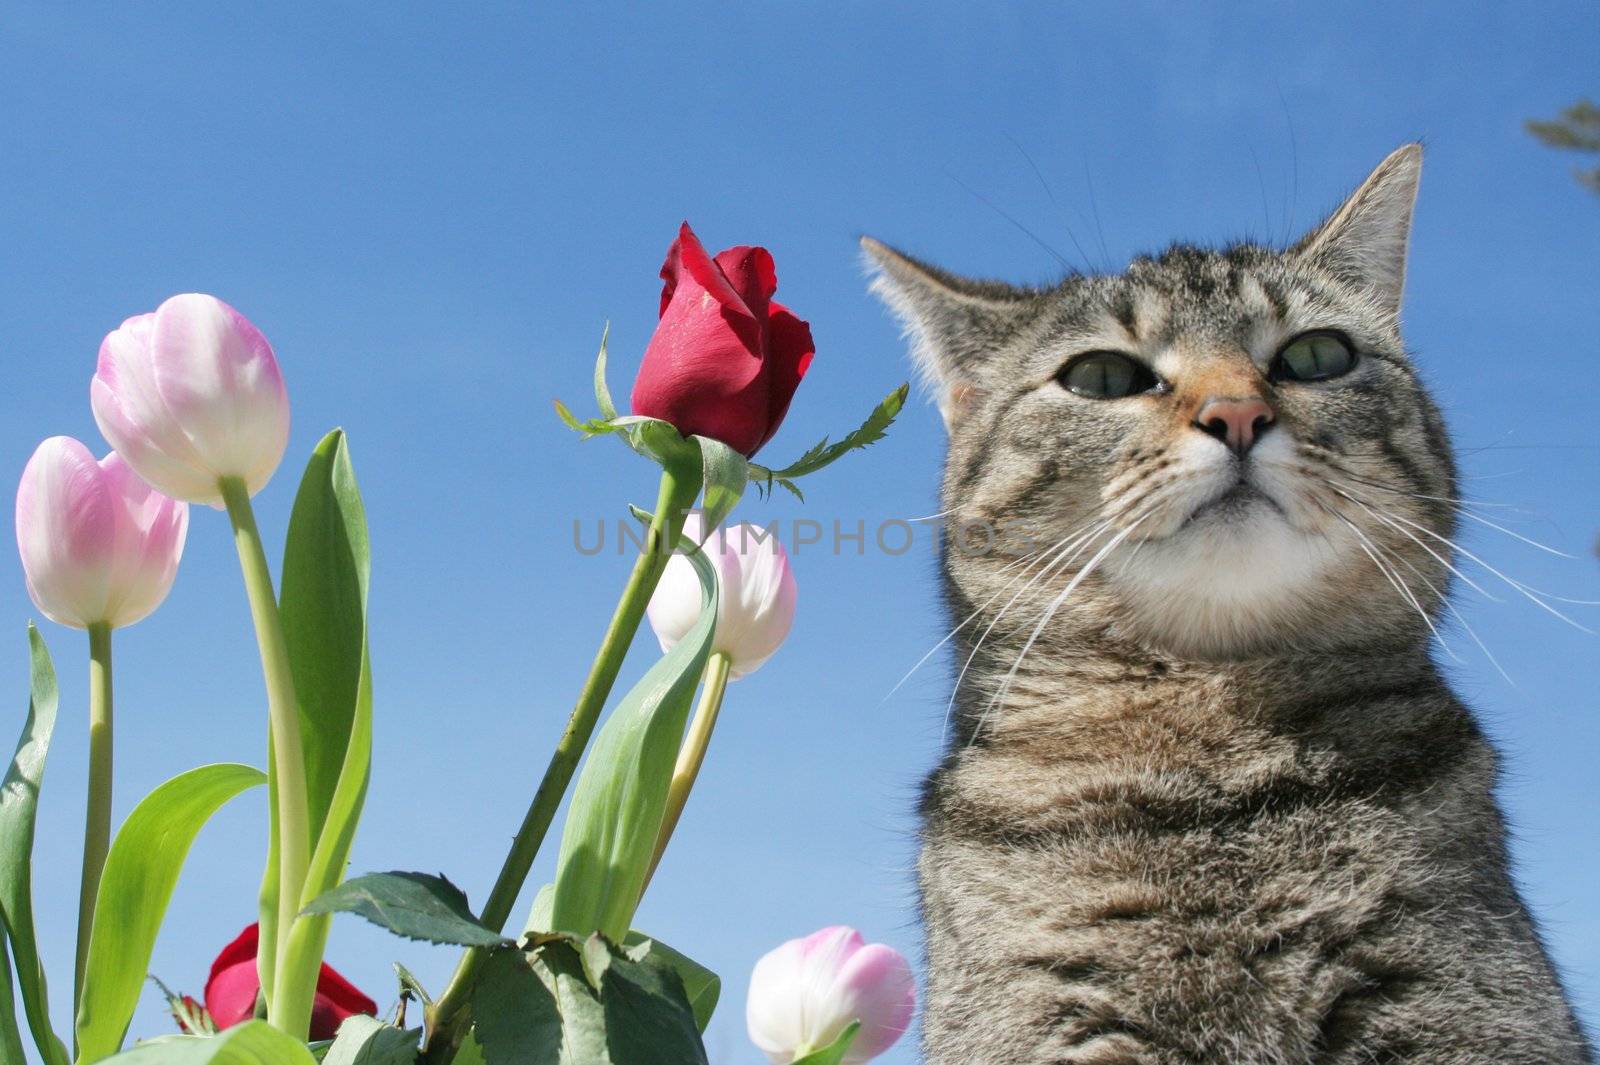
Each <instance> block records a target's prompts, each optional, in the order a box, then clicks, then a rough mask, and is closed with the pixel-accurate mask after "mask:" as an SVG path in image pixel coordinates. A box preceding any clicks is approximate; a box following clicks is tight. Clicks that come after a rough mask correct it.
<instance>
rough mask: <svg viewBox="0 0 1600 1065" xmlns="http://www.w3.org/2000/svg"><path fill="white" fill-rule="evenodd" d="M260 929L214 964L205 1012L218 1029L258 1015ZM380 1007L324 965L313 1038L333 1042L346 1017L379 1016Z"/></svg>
mask: <svg viewBox="0 0 1600 1065" xmlns="http://www.w3.org/2000/svg"><path fill="white" fill-rule="evenodd" d="M259 934H260V928H259V927H258V926H257V925H251V926H250V927H249V928H246V929H245V930H244V931H243V932H240V933H239V938H238V939H235V940H234V941H233V942H232V943H229V944H228V945H227V946H226V947H223V948H222V953H221V954H218V955H217V960H216V961H214V962H212V963H211V978H210V979H209V980H207V981H206V1012H207V1013H209V1014H211V1020H212V1021H213V1023H215V1024H216V1026H217V1028H219V1029H222V1028H231V1027H233V1026H234V1025H236V1024H243V1023H244V1022H245V1021H248V1020H249V1019H250V1018H251V1017H254V1016H255V1012H256V995H257V994H259V993H260V991H261V977H260V976H259V974H258V973H257V972H256V941H257V938H258V936H259ZM377 1012H378V1004H377V1003H376V1002H374V1001H372V1000H371V999H370V998H368V997H367V996H366V995H364V994H362V993H361V991H360V990H359V989H357V987H356V986H355V985H354V984H352V983H351V982H350V981H348V980H346V979H345V978H344V977H342V976H340V975H339V974H338V973H337V972H336V971H335V970H334V969H333V967H332V966H331V965H328V964H327V963H326V962H324V963H323V966H322V972H321V973H320V974H319V975H318V976H317V997H316V999H315V1001H314V1002H313V1003H312V1006H311V1038H312V1039H332V1038H333V1037H334V1034H335V1033H336V1032H338V1031H339V1025H341V1024H343V1023H344V1019H345V1018H346V1017H353V1016H355V1015H356V1014H358V1013H364V1014H367V1015H369V1016H376V1015H377Z"/></svg>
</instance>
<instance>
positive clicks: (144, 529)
mask: <svg viewBox="0 0 1600 1065" xmlns="http://www.w3.org/2000/svg"><path fill="white" fill-rule="evenodd" d="M188 529H189V507H188V505H187V504H185V503H179V502H177V501H176V500H173V499H169V498H167V497H166V496H164V495H162V494H161V493H160V492H157V491H155V490H154V489H153V488H151V487H150V486H149V485H147V484H145V483H144V482H143V481H141V480H140V479H139V478H138V477H136V476H135V475H134V472H133V471H132V470H131V469H129V468H128V464H127V463H126V462H124V461H123V460H122V457H121V456H120V455H118V454H117V453H116V452H115V451H113V452H112V453H111V454H109V455H107V456H106V457H105V458H104V459H101V460H100V461H99V462H96V461H95V458H94V455H92V454H91V453H90V452H89V449H88V448H86V447H84V446H83V445H82V444H81V443H79V442H78V441H76V440H74V439H72V438H71V437H68V436H52V437H51V438H50V439H48V440H46V441H45V442H44V443H42V444H40V445H39V447H38V449H37V450H35V451H34V453H33V457H32V458H30V459H29V460H28V465H27V467H26V468H25V469H23V471H22V481H21V483H19V484H18V486H17V551H18V553H19V554H20V555H21V556H22V573H23V576H24V578H25V579H26V581H27V585H28V594H29V595H30V596H32V597H33V601H34V603H35V604H36V605H37V606H38V608H39V609H40V610H41V611H43V612H44V615H45V616H46V617H48V618H49V619H50V620H52V621H56V622H59V623H61V624H62V625H70V626H72V627H73V628H76V629H86V628H88V627H89V626H91V625H97V624H102V623H103V624H105V625H107V626H108V627H110V628H120V627H122V626H124V625H132V624H133V623H134V622H135V621H138V620H139V619H141V618H143V617H145V616H146V615H147V614H149V613H150V612H151V611H152V610H154V609H155V608H156V607H158V606H160V605H161V601H162V600H163V599H165V598H166V597H167V592H168V591H169V590H170V589H171V588H172V578H173V577H174V576H175V575H176V574H177V572H178V560H179V558H181V557H182V556H183V542H184V537H185V536H186V535H187V533H188Z"/></svg>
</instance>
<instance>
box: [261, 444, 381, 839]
mask: <svg viewBox="0 0 1600 1065" xmlns="http://www.w3.org/2000/svg"><path fill="white" fill-rule="evenodd" d="M369 554H370V552H369V549H368V543H367V519H366V511H365V508H364V507H363V506H362V503H361V493H360V491H359V490H358V489H357V487H356V478H355V470H354V469H353V468H352V467H351V465H350V451H349V448H348V446H347V444H346V442H345V436H344V433H343V431H341V430H338V429H335V430H334V431H333V432H331V433H329V434H328V435H327V436H325V437H323V438H322V442H321V443H319V444H318V445H317V449H316V450H315V451H314V452H313V453H312V455H311V461H310V462H309V463H308V464H307V466H306V471H305V475H304V476H303V477H302V478H301V481H300V490H299V492H298V493H297V494H296V496H295V500H294V510H293V512H292V513H291V514H290V516H289V532H288V536H287V537H286V539H285V543H284V552H283V590H282V592H281V593H280V594H279V596H278V599H279V604H278V610H279V613H280V614H281V615H282V618H283V635H284V642H285V643H287V644H288V648H289V661H290V665H291V667H292V669H293V671H294V690H295V695H296V697H297V698H298V699H299V701H300V728H301V742H302V743H303V744H304V746H305V764H306V803H307V808H308V810H309V813H310V819H311V839H312V840H313V841H316V840H318V839H320V838H321V836H322V833H323V830H324V828H325V827H326V826H327V824H328V821H329V813H330V810H331V808H332V806H333V796H334V792H335V790H336V789H337V788H338V785H339V778H340V777H341V776H343V775H344V773H345V771H346V768H347V765H346V761H347V759H346V753H347V752H348V750H349V747H350V740H351V737H352V735H353V734H354V733H355V732H356V730H357V727H358V725H357V720H356V719H357V718H358V717H359V716H360V713H361V706H360V698H359V695H360V691H361V688H362V687H363V675H364V674H365V673H366V671H367V582H368V576H369V573H370V570H371V565H370V562H369V561H368V559H369ZM336 830H337V829H336Z"/></svg>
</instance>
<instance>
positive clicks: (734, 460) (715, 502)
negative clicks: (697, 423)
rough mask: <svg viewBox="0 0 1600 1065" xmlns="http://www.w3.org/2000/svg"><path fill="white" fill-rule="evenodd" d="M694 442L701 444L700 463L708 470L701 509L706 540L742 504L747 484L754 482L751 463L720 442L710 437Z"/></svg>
mask: <svg viewBox="0 0 1600 1065" xmlns="http://www.w3.org/2000/svg"><path fill="white" fill-rule="evenodd" d="M690 439H691V440H693V441H694V442H695V443H697V444H699V445H700V460H701V463H702V468H703V470H704V475H703V477H704V483H705V491H706V494H705V502H704V504H703V505H702V508H701V510H702V514H703V516H704V527H703V532H704V536H703V537H702V539H704V537H705V536H710V535H711V533H712V531H713V530H715V529H716V527H717V526H719V525H721V524H722V522H723V519H725V518H726V517H727V516H728V515H729V514H730V513H732V511H733V508H734V507H736V506H738V505H739V497H740V496H742V495H744V486H745V482H746V481H748V480H749V479H750V462H749V460H747V459H746V458H745V457H744V456H743V455H741V454H739V452H737V451H735V450H734V449H733V448H731V447H729V446H728V445H727V444H724V443H723V442H722V441H720V440H713V439H711V438H710V437H709V436H695V437H690Z"/></svg>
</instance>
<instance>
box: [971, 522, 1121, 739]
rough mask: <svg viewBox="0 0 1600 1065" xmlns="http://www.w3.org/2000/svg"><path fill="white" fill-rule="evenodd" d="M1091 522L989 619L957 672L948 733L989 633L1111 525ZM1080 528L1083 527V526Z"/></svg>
mask: <svg viewBox="0 0 1600 1065" xmlns="http://www.w3.org/2000/svg"><path fill="white" fill-rule="evenodd" d="M1091 524H1093V525H1094V526H1095V527H1094V529H1092V530H1091V531H1090V532H1088V533H1086V534H1084V535H1083V536H1081V537H1078V538H1077V539H1076V540H1074V541H1073V542H1072V543H1070V544H1068V545H1067V546H1065V547H1063V548H1061V549H1060V551H1059V552H1058V553H1057V554H1056V557H1055V558H1054V559H1053V560H1052V561H1051V562H1050V564H1049V565H1047V566H1045V568H1044V569H1042V570H1040V571H1039V573H1038V574H1037V575H1035V576H1034V577H1033V579H1031V580H1030V581H1029V582H1028V583H1027V584H1026V585H1025V586H1023V587H1022V588H1020V589H1018V591H1017V594H1016V595H1013V596H1012V597H1011V598H1010V600H1008V601H1007V602H1006V605H1005V606H1003V607H1001V608H1000V610H999V612H997V613H996V614H995V616H994V617H993V618H991V619H990V620H989V624H988V626H987V627H985V628H984V630H983V633H982V634H981V635H980V636H979V637H978V639H977V641H976V642H975V643H974V644H973V645H972V650H971V651H970V652H969V653H968V654H967V658H966V661H964V662H963V663H962V664H961V672H960V673H959V674H957V676H956V682H955V684H954V686H952V688H951V690H950V701H949V702H948V703H946V704H945V709H944V731H945V733H946V734H948V733H949V730H950V718H951V716H952V715H953V714H954V713H955V705H956V698H957V696H958V695H960V693H961V685H962V684H963V683H964V682H965V681H966V679H967V673H968V671H969V670H971V668H972V663H973V661H974V660H975V659H976V658H977V657H978V652H979V651H980V650H982V648H983V644H984V641H986V640H987V639H988V638H989V634H990V633H992V632H993V631H994V628H995V626H996V625H998V624H999V623H1000V619H1001V618H1003V617H1005V615H1006V612H1007V611H1008V610H1010V609H1011V607H1012V606H1013V605H1015V604H1016V602H1017V600H1018V599H1021V598H1022V596H1023V595H1024V594H1026V593H1027V591H1028V590H1029V589H1030V588H1032V587H1034V586H1035V585H1037V584H1040V583H1042V582H1044V581H1045V580H1047V579H1049V577H1050V574H1051V573H1052V572H1053V571H1054V570H1055V569H1056V568H1057V566H1058V565H1061V566H1070V565H1071V564H1072V560H1073V559H1075V558H1077V557H1078V555H1079V554H1080V553H1082V550H1083V548H1084V546H1085V545H1087V544H1088V543H1090V542H1092V541H1093V540H1094V539H1095V537H1097V536H1099V535H1100V534H1101V533H1102V532H1104V531H1105V530H1106V529H1107V528H1109V527H1110V525H1111V523H1110V522H1109V521H1101V522H1096V523H1091ZM1079 528H1082V526H1080V527H1079ZM1068 552H1071V554H1068ZM1006 587H1008V588H1009V587H1010V585H1007V586H1006ZM1001 591H1002V592H1004V591H1005V589H1001Z"/></svg>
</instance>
